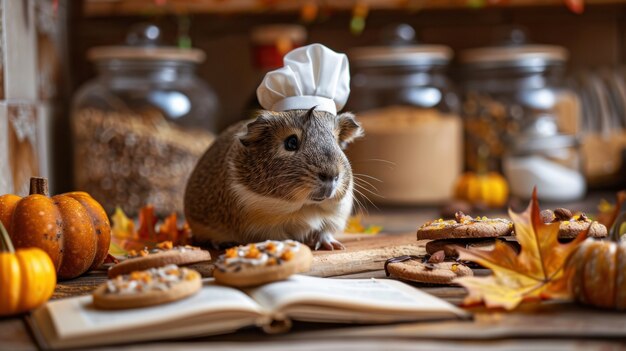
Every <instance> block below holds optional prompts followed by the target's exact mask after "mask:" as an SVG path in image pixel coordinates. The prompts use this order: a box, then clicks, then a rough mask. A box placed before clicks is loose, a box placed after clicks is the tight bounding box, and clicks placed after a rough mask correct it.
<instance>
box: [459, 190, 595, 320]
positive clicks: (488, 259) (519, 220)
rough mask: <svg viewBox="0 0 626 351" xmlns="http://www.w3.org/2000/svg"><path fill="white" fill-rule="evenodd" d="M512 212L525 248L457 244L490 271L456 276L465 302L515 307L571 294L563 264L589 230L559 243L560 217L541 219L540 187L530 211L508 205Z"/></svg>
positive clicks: (467, 257) (462, 253) (463, 257)
mask: <svg viewBox="0 0 626 351" xmlns="http://www.w3.org/2000/svg"><path fill="white" fill-rule="evenodd" d="M509 215H510V216H511V219H512V220H513V224H514V226H515V236H516V237H517V241H518V242H519V244H520V247H521V251H520V253H519V254H517V253H516V252H515V251H514V250H513V249H512V248H511V247H510V246H509V245H507V244H504V243H502V242H500V241H499V240H496V244H495V248H494V249H493V251H480V250H467V249H459V254H460V255H459V258H460V259H461V260H468V261H472V262H476V263H478V264H480V265H481V266H483V267H486V268H489V269H491V271H492V274H491V275H489V276H487V277H462V278H458V279H456V280H455V282H456V283H459V284H460V285H462V286H464V287H465V288H466V289H467V290H468V292H469V295H468V296H467V297H466V298H465V301H464V302H463V304H464V305H474V304H478V303H481V302H483V303H484V304H485V306H486V307H488V308H497V307H501V308H504V309H507V310H511V309H514V308H515V307H517V306H518V305H519V304H520V303H521V302H522V301H528V300H540V299H566V298H569V290H568V289H567V276H566V275H565V274H564V269H563V267H564V265H565V261H566V260H567V258H568V257H569V255H570V254H571V253H572V252H573V251H574V250H575V249H576V248H577V247H578V245H579V244H580V243H581V242H582V241H583V240H585V239H586V238H587V231H583V232H581V233H579V235H578V236H577V237H576V239H574V240H573V241H572V242H570V243H567V244H561V243H559V241H558V232H559V222H555V223H549V224H545V223H543V221H542V220H541V215H540V210H539V203H538V202H537V189H536V188H535V190H534V191H533V196H532V199H531V201H530V204H529V205H528V208H527V209H526V211H524V212H523V213H521V214H518V213H514V212H513V211H511V210H509Z"/></svg>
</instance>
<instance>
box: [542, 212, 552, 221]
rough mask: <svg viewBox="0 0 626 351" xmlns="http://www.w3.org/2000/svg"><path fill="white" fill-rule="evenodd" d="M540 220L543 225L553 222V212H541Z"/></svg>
mask: <svg viewBox="0 0 626 351" xmlns="http://www.w3.org/2000/svg"><path fill="white" fill-rule="evenodd" d="M541 220H542V221H543V223H550V222H552V221H553V220H554V212H552V210H543V211H541Z"/></svg>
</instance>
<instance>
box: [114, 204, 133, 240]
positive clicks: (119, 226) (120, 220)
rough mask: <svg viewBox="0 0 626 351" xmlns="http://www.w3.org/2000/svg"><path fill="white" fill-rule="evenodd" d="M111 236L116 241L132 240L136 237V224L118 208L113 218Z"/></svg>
mask: <svg viewBox="0 0 626 351" xmlns="http://www.w3.org/2000/svg"><path fill="white" fill-rule="evenodd" d="M111 222H112V223H113V225H112V226H111V234H112V236H113V237H114V238H116V239H132V238H133V237H134V236H135V223H133V221H132V220H131V219H130V218H128V217H127V216H126V214H125V213H124V211H123V210H122V209H121V208H119V207H116V208H115V212H114V213H113V216H111Z"/></svg>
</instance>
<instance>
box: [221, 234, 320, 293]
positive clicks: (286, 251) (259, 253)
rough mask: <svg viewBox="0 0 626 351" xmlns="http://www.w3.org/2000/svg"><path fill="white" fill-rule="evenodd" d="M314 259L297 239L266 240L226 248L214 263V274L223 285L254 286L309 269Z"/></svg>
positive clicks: (309, 251)
mask: <svg viewBox="0 0 626 351" xmlns="http://www.w3.org/2000/svg"><path fill="white" fill-rule="evenodd" d="M312 261H313V255H312V254H311V250H310V249H309V248H308V247H307V246H306V245H303V244H301V243H299V242H297V241H294V240H284V241H275V240H267V241H264V242H260V243H256V244H249V245H243V246H237V247H233V248H230V249H227V250H226V253H224V254H223V255H220V257H219V258H218V259H217V261H216V262H215V270H214V271H213V277H215V281H216V282H218V283H220V284H224V285H231V286H236V287H247V286H255V285H260V284H264V283H269V282H273V281H277V280H283V279H286V278H288V277H289V276H290V275H292V274H295V273H302V272H306V271H308V270H309V269H311V262H312Z"/></svg>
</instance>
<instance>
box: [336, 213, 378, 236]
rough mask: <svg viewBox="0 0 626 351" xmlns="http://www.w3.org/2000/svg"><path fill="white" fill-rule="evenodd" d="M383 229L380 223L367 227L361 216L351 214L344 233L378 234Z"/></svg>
mask: <svg viewBox="0 0 626 351" xmlns="http://www.w3.org/2000/svg"><path fill="white" fill-rule="evenodd" d="M382 229H383V227H382V226H379V225H369V226H367V227H365V226H364V225H363V223H362V218H361V216H360V215H356V216H350V218H348V222H347V223H346V228H345V229H344V233H346V234H371V235H376V234H378V233H380V231H381V230H382Z"/></svg>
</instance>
